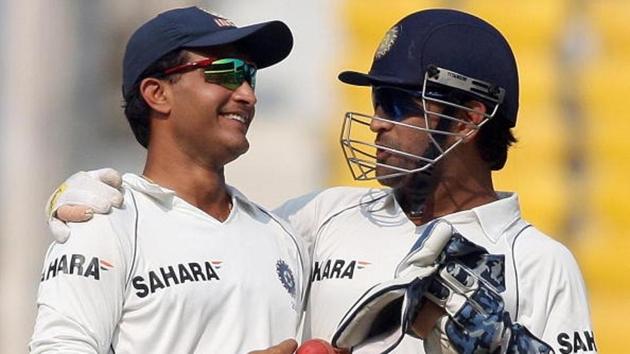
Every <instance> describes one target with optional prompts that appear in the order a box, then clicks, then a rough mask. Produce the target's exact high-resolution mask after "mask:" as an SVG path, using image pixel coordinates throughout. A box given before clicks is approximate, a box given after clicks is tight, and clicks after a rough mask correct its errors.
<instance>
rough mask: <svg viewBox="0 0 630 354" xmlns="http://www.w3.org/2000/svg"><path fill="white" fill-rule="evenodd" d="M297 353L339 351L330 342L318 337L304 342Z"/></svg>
mask: <svg viewBox="0 0 630 354" xmlns="http://www.w3.org/2000/svg"><path fill="white" fill-rule="evenodd" d="M295 354H337V352H336V351H335V349H334V348H333V346H332V345H330V344H329V343H328V342H326V341H325V340H323V339H318V338H316V339H309V340H307V341H305V342H304V343H302V345H301V346H300V347H299V348H298V350H297V351H296V352H295Z"/></svg>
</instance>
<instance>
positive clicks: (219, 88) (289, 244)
mask: <svg viewBox="0 0 630 354" xmlns="http://www.w3.org/2000/svg"><path fill="white" fill-rule="evenodd" d="M292 43H293V40H292V36H291V32H290V31H289V29H288V28H287V26H286V25H285V24H283V23H282V22H278V21H273V22H266V23H261V24H255V25H251V26H246V27H241V28H239V27H236V26H235V25H234V24H233V23H232V21H230V20H228V19H226V18H222V17H219V16H217V15H213V14H210V13H207V12H205V11H203V10H201V9H199V8H196V7H190V8H184V9H175V10H170V11H167V12H164V13H162V14H160V15H158V16H157V17H155V18H153V19H151V20H149V21H148V22H146V23H145V24H144V25H142V26H141V27H140V28H139V29H138V30H137V31H136V32H135V33H134V34H133V35H132V36H131V39H130V40H129V43H128V45H127V50H126V53H125V57H124V61H123V68H124V69H123V72H124V75H123V76H124V77H123V81H124V83H123V87H124V88H123V91H124V96H125V97H124V98H125V115H126V116H127V118H128V120H129V123H130V125H131V127H132V130H133V131H134V134H135V135H136V138H137V140H138V141H139V142H140V143H141V144H142V145H143V146H145V147H147V158H146V161H145V166H144V171H143V172H142V174H141V175H136V174H131V173H128V174H125V175H124V176H123V182H122V186H119V189H120V191H121V192H122V193H123V195H124V196H125V198H124V203H123V205H122V208H121V209H117V210H116V211H113V212H112V213H109V214H107V215H100V216H98V217H96V218H95V220H94V222H93V223H86V224H83V225H79V224H73V225H71V229H72V232H73V233H76V234H78V237H76V238H74V239H73V240H71V241H70V242H67V243H65V244H53V245H51V247H50V249H49V251H48V253H47V255H46V261H45V267H44V271H43V273H42V278H41V283H40V288H39V295H38V317H37V321H36V324H35V331H34V334H33V338H32V340H31V343H30V349H31V351H32V352H34V353H43V352H63V353H67V352H82V353H96V352H98V353H114V352H119V353H193V352H201V353H238V354H240V353H247V352H250V351H253V350H259V349H261V348H263V349H264V348H269V350H271V351H273V353H278V354H280V353H283V354H284V353H287V354H288V353H293V351H294V350H295V348H296V346H297V343H296V342H295V340H294V339H293V338H295V336H296V335H297V333H298V332H297V331H298V328H299V326H300V323H301V317H302V311H303V303H304V296H305V292H306V288H307V284H308V281H307V280H308V272H309V271H308V267H309V265H310V264H309V261H308V256H307V255H305V254H304V253H303V252H304V251H303V248H302V246H301V241H300V240H298V239H296V238H295V237H294V235H293V234H292V233H291V232H290V229H289V228H288V227H287V226H286V225H283V223H281V222H280V221H279V220H278V219H277V218H276V217H275V216H274V215H273V214H271V213H269V212H268V211H266V210H265V209H263V208H262V207H260V206H258V205H257V204H255V203H253V202H251V201H249V200H248V199H247V198H246V197H245V196H244V195H243V194H242V193H240V192H239V191H238V190H237V189H236V188H234V187H232V186H230V185H228V184H227V182H226V180H225V175H224V170H225V165H227V164H228V163H229V162H231V161H233V160H235V159H236V158H238V157H239V156H240V155H241V154H243V153H245V152H246V151H247V150H248V148H249V142H248V139H247V133H248V130H249V127H250V124H251V122H252V120H253V119H254V113H255V105H256V101H257V98H256V94H255V91H254V88H255V84H256V81H255V79H256V72H257V70H258V69H259V68H263V67H267V66H270V65H273V64H274V63H277V62H279V61H281V60H282V59H284V58H285V57H286V56H287V55H288V54H289V52H290V51H291V47H292ZM305 279H306V281H305ZM278 343H279V344H278ZM263 352H264V351H263Z"/></svg>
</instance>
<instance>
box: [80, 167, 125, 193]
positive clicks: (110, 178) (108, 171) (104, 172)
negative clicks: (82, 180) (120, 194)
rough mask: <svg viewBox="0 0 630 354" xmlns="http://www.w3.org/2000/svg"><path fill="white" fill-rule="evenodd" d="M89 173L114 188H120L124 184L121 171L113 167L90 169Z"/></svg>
mask: <svg viewBox="0 0 630 354" xmlns="http://www.w3.org/2000/svg"><path fill="white" fill-rule="evenodd" d="M87 174H88V175H89V176H91V177H92V178H94V179H97V180H99V181H101V182H103V183H105V184H107V185H109V186H111V187H113V188H116V189H118V188H120V186H121V185H122V176H121V175H120V172H118V171H116V170H114V169H113V168H101V169H98V170H92V171H88V172H87Z"/></svg>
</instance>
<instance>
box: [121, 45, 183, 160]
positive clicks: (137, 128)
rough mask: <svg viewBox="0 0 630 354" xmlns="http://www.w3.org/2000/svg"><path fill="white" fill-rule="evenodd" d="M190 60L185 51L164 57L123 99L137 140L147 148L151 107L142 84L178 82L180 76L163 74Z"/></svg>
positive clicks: (146, 71) (152, 66)
mask: <svg viewBox="0 0 630 354" xmlns="http://www.w3.org/2000/svg"><path fill="white" fill-rule="evenodd" d="M188 60H189V56H188V52H187V51H185V50H183V49H177V50H174V51H172V52H170V53H168V54H166V55H164V56H163V57H162V58H160V59H158V60H157V61H156V62H155V63H153V64H152V65H151V66H150V67H148V68H147V70H145V71H144V72H143V73H142V74H141V75H140V78H139V79H138V81H136V83H135V84H134V85H133V88H132V89H131V90H130V91H129V93H128V94H127V95H125V96H124V97H123V98H124V100H125V103H124V105H123V108H124V110H125V116H126V117H127V120H128V121H129V126H131V130H132V131H133V135H134V136H135V137H136V140H138V142H139V143H140V145H142V146H144V147H145V148H146V147H147V146H148V145H149V137H150V136H151V129H150V124H149V123H150V122H149V115H150V113H151V107H149V105H148V104H147V102H146V101H145V100H144V97H142V94H141V93H140V83H141V82H142V80H143V79H145V78H147V77H156V78H161V79H168V80H170V81H171V82H176V81H177V79H179V77H180V75H177V74H175V75H170V76H168V77H166V76H163V75H162V74H161V72H163V71H164V70H165V69H168V68H170V67H173V66H177V65H181V64H184V63H186V62H187V61H188Z"/></svg>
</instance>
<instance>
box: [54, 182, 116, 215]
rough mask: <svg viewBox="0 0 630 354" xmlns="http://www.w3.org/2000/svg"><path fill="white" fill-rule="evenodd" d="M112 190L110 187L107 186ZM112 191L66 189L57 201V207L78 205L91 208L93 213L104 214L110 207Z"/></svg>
mask: <svg viewBox="0 0 630 354" xmlns="http://www.w3.org/2000/svg"><path fill="white" fill-rule="evenodd" d="M108 188H110V189H112V190H114V189H113V188H111V187H108ZM113 196H114V193H113V192H109V193H102V192H98V193H95V192H94V191H93V190H91V189H89V190H88V189H68V190H67V191H66V192H65V193H64V194H63V195H62V196H61V197H59V200H58V201H57V209H59V207H60V206H63V205H80V206H84V207H87V208H89V209H92V210H93V211H94V212H95V213H98V214H106V213H109V211H110V210H111V208H112V204H113V202H112V198H113Z"/></svg>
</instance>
